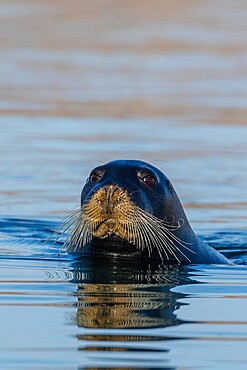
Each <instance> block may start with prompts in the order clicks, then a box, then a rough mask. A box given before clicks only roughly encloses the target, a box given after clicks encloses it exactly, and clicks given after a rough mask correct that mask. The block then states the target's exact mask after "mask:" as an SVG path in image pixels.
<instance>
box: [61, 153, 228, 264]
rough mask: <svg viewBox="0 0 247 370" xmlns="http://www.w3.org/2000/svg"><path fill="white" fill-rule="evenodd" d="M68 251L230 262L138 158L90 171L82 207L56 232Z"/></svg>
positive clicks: (168, 261) (152, 169) (171, 261)
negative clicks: (206, 240)
mask: <svg viewBox="0 0 247 370" xmlns="http://www.w3.org/2000/svg"><path fill="white" fill-rule="evenodd" d="M59 233H60V235H61V234H62V235H63V234H64V233H67V234H68V237H67V239H66V240H65V242H64V248H66V249H67V251H69V252H73V253H74V252H78V253H89V254H96V255H103V256H106V255H107V256H109V255H110V256H113V257H116V258H131V259H137V260H139V259H149V260H159V261H160V262H162V263H163V264H174V263H176V264H190V263H203V264H212V263H213V264H228V263H229V261H228V260H227V258H225V257H224V256H223V255H222V254H220V253H219V252H217V251H216V250H215V249H213V248H211V247H210V246H209V245H207V244H205V243H204V242H203V241H202V240H201V239H200V238H199V237H197V236H196V235H195V233H194V231H193V230H192V227H191V226H190V223H189V221H188V219H187V217H186V214H185V212H184V209H183V206H182V204H181V202H180V200H179V198H178V196H177V194H176V191H175V189H174V187H173V186H172V184H171V182H170V181H169V179H168V178H167V177H166V175H165V174H164V173H162V172H161V171H160V170H159V169H157V168H156V167H154V166H152V165H151V164H149V163H146V162H143V161H139V160H114V161H112V162H109V163H106V164H104V165H101V166H98V167H96V168H94V169H93V170H92V171H91V173H90V175H89V177H88V179H87V181H86V184H85V186H84V187H83V189H82V192H81V207H80V209H79V210H77V211H74V212H72V213H71V214H70V215H69V216H68V217H67V218H66V219H65V221H64V223H63V225H62V226H61V228H60V229H59Z"/></svg>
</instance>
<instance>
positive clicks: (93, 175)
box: [90, 172, 101, 184]
mask: <svg viewBox="0 0 247 370" xmlns="http://www.w3.org/2000/svg"><path fill="white" fill-rule="evenodd" d="M100 178H101V176H100V175H99V174H98V173H96V172H93V173H91V175H90V182H91V183H92V184H94V183H95V182H97V181H99V180H100Z"/></svg>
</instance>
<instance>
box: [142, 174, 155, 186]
mask: <svg viewBox="0 0 247 370" xmlns="http://www.w3.org/2000/svg"><path fill="white" fill-rule="evenodd" d="M142 181H144V182H145V184H147V185H148V186H154V185H155V184H156V179H155V178H154V177H153V176H151V175H147V176H144V177H143V178H142Z"/></svg>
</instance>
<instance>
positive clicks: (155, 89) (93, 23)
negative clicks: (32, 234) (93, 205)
mask: <svg viewBox="0 0 247 370" xmlns="http://www.w3.org/2000/svg"><path fill="white" fill-rule="evenodd" d="M0 9H1V10H0V29H1V32H0V45H1V59H0V132H1V135H0V161H1V166H0V174H1V187H0V207H1V210H0V211H1V214H2V215H10V216H25V217H31V216H32V217H40V218H42V217H47V216H52V217H57V216H64V215H65V214H66V213H67V212H68V211H70V210H71V209H72V208H74V207H75V206H76V205H78V204H79V194H80V190H81V187H82V185H83V183H84V181H85V179H86V178H87V176H88V173H89V171H90V170H91V169H92V168H93V167H94V166H95V165H98V164H100V163H102V162H105V161H110V160H112V159H116V158H133V159H142V160H146V161H148V162H151V163H152V164H154V165H155V166H157V167H159V168H160V169H161V170H163V171H164V172H165V173H166V174H167V175H168V177H169V178H170V179H171V180H172V182H173V184H174V186H175V188H176V189H177V192H178V193H179V195H180V197H181V199H182V201H183V203H184V205H185V207H186V210H187V213H188V215H189V218H190V220H191V221H192V224H193V226H194V227H195V228H200V229H204V228H206V229H210V228H228V229H229V228H239V227H240V228H243V227H244V226H245V225H246V180H247V179H246V169H247V168H246V139H247V125H246V123H247V98H246V96H247V36H246V35H247V3H246V1H244V0H242V1H241V0H224V1H223V0H222V1H221V0H218V1H210V0H201V1H193V0H174V1H166V0H163V1H162V0H153V1H146V0H142V1H138V0H131V1H129V0H124V1H122V0H117V1H116V0H115V1H111V0H83V1H81V0H69V1H68V0H67V1H66V0H59V1H58V0H49V1H47V0H42V1H41V0H5V1H4V0H0Z"/></svg>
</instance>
